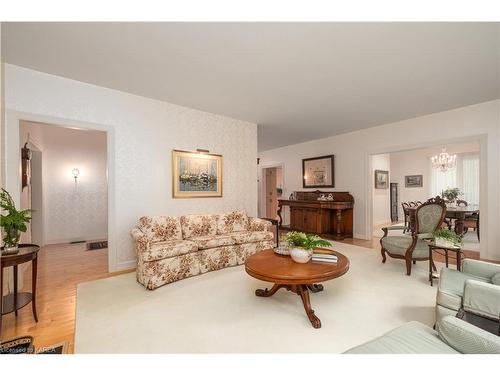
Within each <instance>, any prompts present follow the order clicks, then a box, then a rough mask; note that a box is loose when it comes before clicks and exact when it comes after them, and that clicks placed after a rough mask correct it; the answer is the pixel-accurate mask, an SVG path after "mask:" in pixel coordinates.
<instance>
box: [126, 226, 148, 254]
mask: <svg viewBox="0 0 500 375" xmlns="http://www.w3.org/2000/svg"><path fill="white" fill-rule="evenodd" d="M130 234H131V235H132V238H133V239H134V241H135V250H136V253H137V254H139V253H141V252H143V251H146V250H147V249H149V239H148V237H147V236H146V235H145V234H144V232H143V231H142V230H140V229H139V228H133V229H132V231H131V232H130Z"/></svg>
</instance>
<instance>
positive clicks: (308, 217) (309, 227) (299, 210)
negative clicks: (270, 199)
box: [290, 206, 330, 233]
mask: <svg viewBox="0 0 500 375" xmlns="http://www.w3.org/2000/svg"><path fill="white" fill-rule="evenodd" d="M323 211H324V210H321V209H317V208H308V207H293V206H292V207H291V208H290V229H292V230H296V231H301V232H308V233H327V232H328V231H329V228H330V215H329V213H328V212H327V211H324V212H323Z"/></svg>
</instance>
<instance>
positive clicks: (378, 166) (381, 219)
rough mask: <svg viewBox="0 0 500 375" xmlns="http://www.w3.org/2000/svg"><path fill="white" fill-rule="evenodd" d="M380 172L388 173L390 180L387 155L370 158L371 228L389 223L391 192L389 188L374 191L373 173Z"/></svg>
mask: <svg viewBox="0 0 500 375" xmlns="http://www.w3.org/2000/svg"><path fill="white" fill-rule="evenodd" d="M376 170H382V171H388V172H389V179H390V178H391V158H390V155H389V154H379V155H373V156H372V176H373V185H372V194H373V201H372V204H373V211H372V213H373V224H372V225H373V226H379V225H381V224H388V223H390V222H391V209H390V202H391V190H390V186H388V187H387V189H375V171H376Z"/></svg>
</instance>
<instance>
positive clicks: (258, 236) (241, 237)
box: [231, 232, 274, 244]
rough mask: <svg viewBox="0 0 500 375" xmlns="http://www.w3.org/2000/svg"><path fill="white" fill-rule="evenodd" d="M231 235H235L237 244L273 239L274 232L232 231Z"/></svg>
mask: <svg viewBox="0 0 500 375" xmlns="http://www.w3.org/2000/svg"><path fill="white" fill-rule="evenodd" d="M231 237H233V239H234V240H235V241H236V243H237V244H243V243H250V242H259V241H272V240H273V238H274V236H273V234H272V232H238V233H232V234H231Z"/></svg>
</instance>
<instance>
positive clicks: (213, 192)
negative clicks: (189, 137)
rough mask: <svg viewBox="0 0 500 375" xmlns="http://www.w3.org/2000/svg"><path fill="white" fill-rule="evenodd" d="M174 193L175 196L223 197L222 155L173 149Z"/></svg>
mask: <svg viewBox="0 0 500 375" xmlns="http://www.w3.org/2000/svg"><path fill="white" fill-rule="evenodd" d="M172 195H173V197H174V198H205V197H207V198H208V197H222V156H221V155H216V154H209V153H207V152H192V151H181V150H173V151H172Z"/></svg>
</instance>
